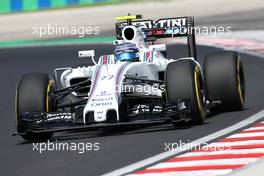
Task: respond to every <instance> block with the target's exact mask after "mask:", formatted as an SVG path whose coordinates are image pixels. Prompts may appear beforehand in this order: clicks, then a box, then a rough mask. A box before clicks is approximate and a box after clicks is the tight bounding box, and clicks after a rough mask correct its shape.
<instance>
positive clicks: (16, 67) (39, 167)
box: [0, 45, 264, 176]
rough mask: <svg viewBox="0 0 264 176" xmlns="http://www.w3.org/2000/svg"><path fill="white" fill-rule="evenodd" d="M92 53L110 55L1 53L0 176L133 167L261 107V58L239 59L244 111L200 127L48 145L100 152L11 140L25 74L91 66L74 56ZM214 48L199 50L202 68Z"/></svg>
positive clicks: (174, 51) (63, 50)
mask: <svg viewBox="0 0 264 176" xmlns="http://www.w3.org/2000/svg"><path fill="white" fill-rule="evenodd" d="M83 49H95V50H96V53H97V56H99V55H101V54H109V53H111V52H112V51H113V47H112V46H111V45H88V46H87V45H86V46H60V47H34V48H13V49H0V68H1V69H0V78H1V83H0V85H1V86H0V115H1V123H0V133H1V135H0V144H1V145H0V158H1V162H0V173H1V175H5V176H13V175H20V176H24V175H25V176H31V175H32V176H35V175H39V176H42V175H43V176H44V175H45V176H46V175H58V176H59V175H63V176H68V175H69V176H70V175H78V176H79V175H80V176H81V175H85V176H95V175H101V174H104V173H107V172H110V171H112V170H115V169H119V168H121V167H124V166H127V165H129V164H132V163H135V162H138V161H140V160H143V159H145V158H148V157H151V156H153V155H156V154H159V153H161V152H164V148H165V144H164V143H165V142H166V143H169V142H174V143H179V141H180V140H181V141H182V142H191V141H193V140H195V139H198V138H201V137H203V136H206V135H209V134H211V133H213V132H216V131H218V130H220V129H223V128H225V127H228V126H230V125H232V124H235V123H236V122H239V121H241V120H243V119H246V118H247V117H249V116H250V115H252V114H254V113H256V112H258V111H260V110H262V109H263V107H264V101H263V99H264V93H263V91H264V81H263V75H264V69H263V67H264V59H263V58H260V57H256V56H251V55H247V54H241V58H242V62H243V64H244V69H245V76H246V106H245V109H244V110H243V111H239V112H226V113H222V114H218V115H214V116H212V117H210V118H208V119H207V120H206V122H205V123H204V124H203V125H200V126H192V127H187V126H186V127H182V128H173V127H172V126H171V125H163V126H158V127H151V128H142V129H132V130H131V129H130V130H118V131H114V132H109V131H108V132H100V131H98V132H85V133H74V134H72V133H59V134H55V136H54V138H53V140H54V141H55V140H59V141H60V142H67V143H71V142H76V143H78V142H81V143H83V142H88V143H89V142H92V143H93V142H99V143H100V150H99V151H86V152H85V153H84V154H78V153H77V152H75V151H71V152H70V151H69V152H66V151H60V152H59V151H46V152H44V153H42V154H40V153H38V152H37V151H33V150H32V148H33V145H32V143H27V142H25V141H24V140H22V139H21V138H20V137H12V133H13V132H14V131H15V115H14V114H15V112H14V97H15V89H16V84H17V81H18V80H19V78H20V77H21V75H22V74H24V73H29V72H48V73H51V72H52V70H53V69H55V68H57V67H65V66H73V65H75V66H77V65H80V64H87V65H89V64H91V62H90V61H89V60H87V59H78V58H77V51H78V50H83ZM217 51H220V49H216V48H213V47H204V46H199V47H198V57H199V61H200V62H201V63H202V62H203V58H204V57H205V55H206V54H207V53H211V52H217ZM168 55H169V57H170V58H178V57H182V56H185V55H186V50H185V47H184V46H182V45H177V46H176V45H174V46H172V45H170V46H168Z"/></svg>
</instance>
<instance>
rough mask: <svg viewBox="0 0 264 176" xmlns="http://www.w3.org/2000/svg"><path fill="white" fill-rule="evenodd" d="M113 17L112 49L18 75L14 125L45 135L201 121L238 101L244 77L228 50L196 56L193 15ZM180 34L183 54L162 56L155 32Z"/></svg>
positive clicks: (28, 135)
mask: <svg viewBox="0 0 264 176" xmlns="http://www.w3.org/2000/svg"><path fill="white" fill-rule="evenodd" d="M141 18H142V16H141V15H135V16H131V15H128V16H122V17H117V22H116V37H117V39H116V40H115V41H114V45H115V51H114V53H113V54H111V55H103V56H101V57H100V58H99V59H96V58H94V55H95V54H94V50H86V51H79V53H78V54H79V57H90V58H91V59H92V61H93V63H94V65H92V66H80V67H77V68H58V69H56V70H54V73H53V74H51V75H49V74H43V73H32V74H25V75H23V76H22V78H21V80H20V82H19V84H18V87H17V94H16V115H17V133H16V134H18V135H20V136H22V138H24V139H26V140H33V141H34V140H45V139H49V138H51V137H52V135H53V133H54V132H60V131H74V130H93V129H104V128H109V127H113V128H115V127H120V126H122V127H126V126H141V125H142V126H153V125H161V124H167V123H172V124H174V125H177V124H179V122H181V123H182V122H184V123H188V124H201V123H203V121H204V120H205V118H206V115H207V114H208V113H209V112H219V111H227V110H228V111H230V110H241V109H243V106H244V102H245V81H244V73H243V66H242V62H241V60H240V57H239V55H238V54H237V53H236V52H232V51H224V52H219V53H213V54H209V55H207V57H206V58H205V61H204V65H203V70H202V67H201V66H200V64H199V63H198V61H197V54H196V43H195V33H194V30H193V29H194V28H193V27H194V22H193V17H177V18H164V19H159V20H156V21H153V20H142V19H141ZM174 37H186V38H187V47H188V56H187V57H185V58H173V59H168V58H166V55H167V54H166V45H165V44H158V45H155V41H156V40H158V39H159V38H174Z"/></svg>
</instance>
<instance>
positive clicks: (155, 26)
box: [115, 15, 197, 59]
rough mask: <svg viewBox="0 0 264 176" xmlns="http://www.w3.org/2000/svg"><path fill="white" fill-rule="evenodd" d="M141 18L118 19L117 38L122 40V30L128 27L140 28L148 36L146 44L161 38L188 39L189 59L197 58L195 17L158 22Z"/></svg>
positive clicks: (116, 25) (167, 19)
mask: <svg viewBox="0 0 264 176" xmlns="http://www.w3.org/2000/svg"><path fill="white" fill-rule="evenodd" d="M129 17H130V18H129ZM132 17H133V18H132ZM141 18H142V16H141V15H137V16H126V17H117V18H116V19H117V20H119V21H118V22H116V24H115V27H116V38H117V39H118V40H122V30H123V28H124V27H125V26H128V25H133V26H136V27H140V28H141V30H142V32H143V33H144V34H145V36H146V39H145V40H146V42H148V41H155V40H157V39H159V38H175V37H186V38H187V44H188V55H189V57H194V58H195V59H196V58H197V52H196V42H195V29H194V17H176V18H162V19H158V20H141Z"/></svg>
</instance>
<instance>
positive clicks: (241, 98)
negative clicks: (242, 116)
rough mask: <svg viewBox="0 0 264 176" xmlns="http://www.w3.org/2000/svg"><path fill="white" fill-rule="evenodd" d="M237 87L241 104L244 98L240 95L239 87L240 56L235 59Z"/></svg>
mask: <svg viewBox="0 0 264 176" xmlns="http://www.w3.org/2000/svg"><path fill="white" fill-rule="evenodd" d="M237 89H238V94H239V98H240V101H241V103H242V104H244V99H243V95H242V89H241V80H240V56H239V57H238V59H237Z"/></svg>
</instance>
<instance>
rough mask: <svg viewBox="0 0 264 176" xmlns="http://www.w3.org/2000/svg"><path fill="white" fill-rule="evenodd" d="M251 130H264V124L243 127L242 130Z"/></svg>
mask: <svg viewBox="0 0 264 176" xmlns="http://www.w3.org/2000/svg"><path fill="white" fill-rule="evenodd" d="M252 130H264V126H258V127H251V128H248V129H245V130H243V131H252Z"/></svg>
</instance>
